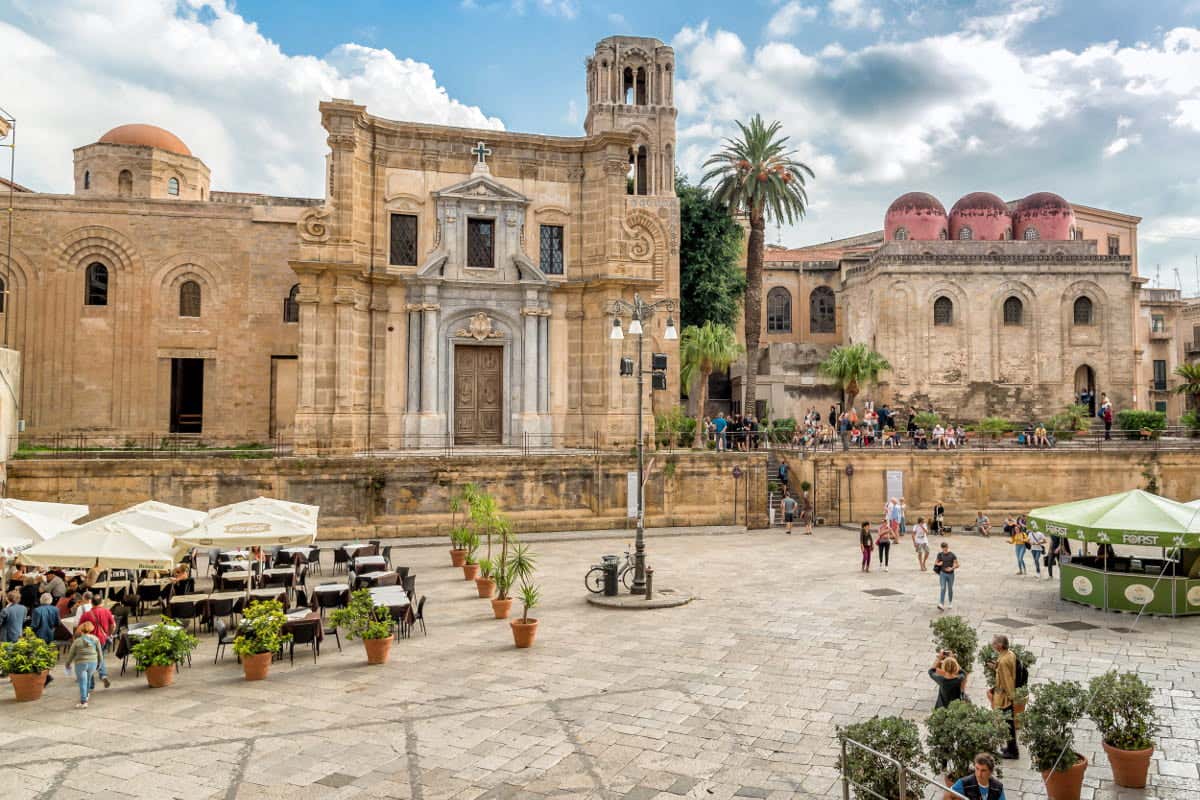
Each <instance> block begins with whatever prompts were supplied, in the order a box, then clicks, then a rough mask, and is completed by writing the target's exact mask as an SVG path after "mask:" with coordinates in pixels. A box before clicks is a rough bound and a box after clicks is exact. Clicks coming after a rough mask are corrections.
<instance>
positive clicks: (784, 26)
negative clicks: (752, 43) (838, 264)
mask: <svg viewBox="0 0 1200 800" xmlns="http://www.w3.org/2000/svg"><path fill="white" fill-rule="evenodd" d="M816 18H817V9H816V8H814V7H812V6H806V5H804V4H803V3H801V2H799V0H790V2H787V3H784V4H783V5H782V6H780V8H779V10H778V11H776V12H775V13H774V14H772V15H771V19H770V20H769V21H768V22H767V27H766V29H765V31H764V33H765V35H766V37H767V38H768V39H786V38H787V37H789V36H791V35H792V34H794V33H795V32H796V31H798V30H799V29H800V23H801V22H806V21H811V20H814V19H816Z"/></svg>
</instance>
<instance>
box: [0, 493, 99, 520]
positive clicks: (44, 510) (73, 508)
mask: <svg viewBox="0 0 1200 800" xmlns="http://www.w3.org/2000/svg"><path fill="white" fill-rule="evenodd" d="M7 509H13V510H14V511H24V512H26V513H28V512H33V513H34V514H41V515H42V516H43V517H50V518H51V519H60V520H62V521H63V522H74V521H75V520H77V519H81V518H83V517H86V516H87V515H88V507H87V506H81V505H76V504H74V503H46V502H43V501H41V500H18V499H17V498H15V497H3V498H0V510H7Z"/></svg>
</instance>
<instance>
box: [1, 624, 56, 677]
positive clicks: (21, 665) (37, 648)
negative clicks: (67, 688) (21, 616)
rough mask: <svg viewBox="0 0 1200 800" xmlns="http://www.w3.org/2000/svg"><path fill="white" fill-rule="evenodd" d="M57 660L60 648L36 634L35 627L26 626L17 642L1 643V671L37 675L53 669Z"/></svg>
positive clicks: (12, 673)
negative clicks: (57, 648)
mask: <svg viewBox="0 0 1200 800" xmlns="http://www.w3.org/2000/svg"><path fill="white" fill-rule="evenodd" d="M57 661H58V650H56V649H55V648H54V645H52V644H47V643H46V642H43V641H42V640H41V639H40V638H39V637H37V636H35V635H34V633H33V628H26V629H25V631H24V632H23V633H22V634H21V638H20V639H17V640H16V641H15V642H6V643H4V644H0V672H6V673H9V674H11V675H36V674H37V673H39V672H45V671H46V670H48V669H53V668H54V664H55V662H57Z"/></svg>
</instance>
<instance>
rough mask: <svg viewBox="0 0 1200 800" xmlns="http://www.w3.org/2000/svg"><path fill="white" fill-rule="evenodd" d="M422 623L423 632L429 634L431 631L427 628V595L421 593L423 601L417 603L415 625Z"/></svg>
mask: <svg viewBox="0 0 1200 800" xmlns="http://www.w3.org/2000/svg"><path fill="white" fill-rule="evenodd" d="M417 623H420V624H421V633H422V634H424V635H425V636H428V635H429V633H428V632H427V631H426V630H425V595H421V601H420V602H419V603H417V613H416V616H414V617H413V623H412V624H413V625H416V624H417Z"/></svg>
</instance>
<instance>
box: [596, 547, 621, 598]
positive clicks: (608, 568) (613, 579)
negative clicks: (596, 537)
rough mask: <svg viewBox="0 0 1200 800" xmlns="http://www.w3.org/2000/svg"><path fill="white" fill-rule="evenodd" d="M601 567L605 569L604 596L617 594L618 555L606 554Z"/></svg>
mask: <svg viewBox="0 0 1200 800" xmlns="http://www.w3.org/2000/svg"><path fill="white" fill-rule="evenodd" d="M600 567H601V568H602V569H603V570H604V596H605V597H616V596H617V557H616V556H604V557H603V558H602V559H601V564H600Z"/></svg>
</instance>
